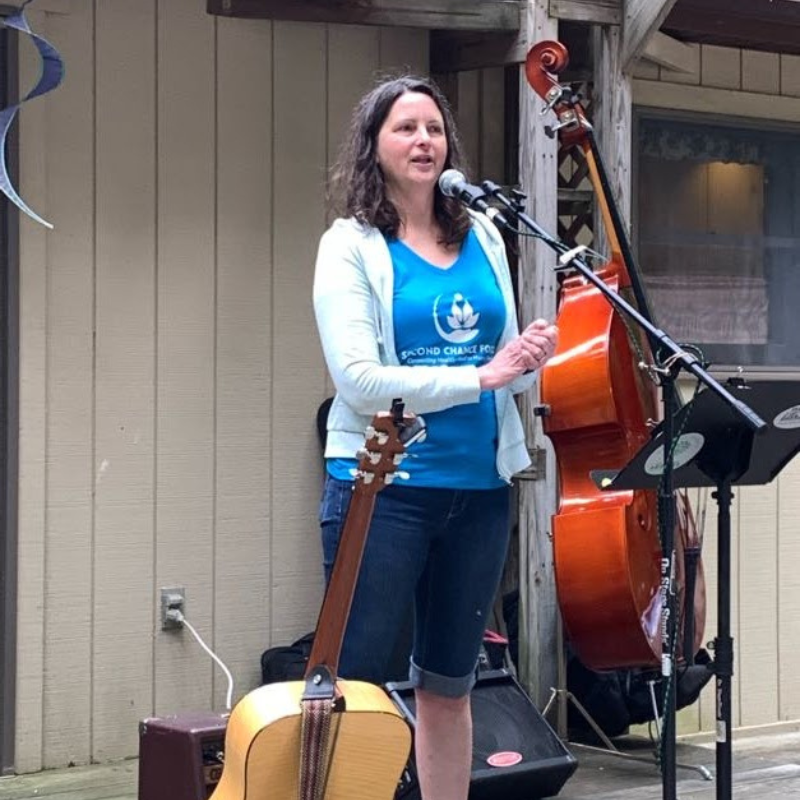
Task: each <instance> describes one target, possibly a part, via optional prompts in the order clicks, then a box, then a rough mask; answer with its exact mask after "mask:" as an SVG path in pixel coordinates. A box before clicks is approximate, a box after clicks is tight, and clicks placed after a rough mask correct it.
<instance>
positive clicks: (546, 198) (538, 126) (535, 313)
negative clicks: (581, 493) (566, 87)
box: [517, 0, 566, 735]
mask: <svg viewBox="0 0 800 800" xmlns="http://www.w3.org/2000/svg"><path fill="white" fill-rule="evenodd" d="M524 28H525V35H526V38H527V40H528V41H530V42H539V41H543V40H545V39H557V38H558V23H557V22H556V20H554V19H553V18H552V17H551V16H550V14H549V4H548V0H527V15H526V19H525V22H524ZM543 105H544V102H543V101H542V99H541V98H540V97H539V96H538V95H537V94H536V93H535V92H534V91H533V90H532V89H531V88H530V86H529V85H528V81H527V79H526V77H525V69H524V66H523V67H522V68H521V69H520V121H519V180H520V184H521V186H522V189H523V191H525V192H526V194H527V195H528V198H529V199H528V203H527V209H526V211H527V213H528V215H529V216H531V217H532V218H533V219H535V220H536V221H537V222H538V223H539V224H541V226H542V227H543V228H545V230H548V231H551V232H552V233H555V231H556V229H557V228H556V226H557V221H558V210H557V204H556V196H557V191H558V143H557V141H556V140H555V139H550V138H548V137H547V135H546V134H545V132H544V127H545V120H543V119H542V115H541V110H542V107H543ZM554 258H555V254H554V253H553V251H552V250H550V249H549V248H548V247H547V246H546V245H545V244H543V243H542V242H541V241H540V240H538V239H534V240H532V239H529V238H525V237H523V239H522V241H521V242H520V262H519V263H520V267H519V298H520V302H519V308H520V311H519V316H520V321H521V323H522V324H523V325H525V324H528V323H529V322H532V321H533V320H534V319H536V318H537V317H544V318H546V319H550V320H552V319H555V312H556V278H555V270H553V269H552V265H553V263H554ZM537 393H538V387H537V389H536V390H531V391H529V392H526V393H525V394H524V395H520V398H519V405H520V412H521V414H522V419H523V424H524V426H525V438H526V440H527V442H528V445H529V447H530V448H531V450H532V452H533V454H534V461H535V462H536V461H537V458H538V457H539V456H543V457H544V458H543V460H544V469H543V470H540V471H537V472H536V473H535V474H533V475H528V476H525V475H523V476H522V477H521V479H519V480H518V481H517V488H518V492H517V493H518V498H519V503H518V512H519V514H518V519H519V561H520V564H519V594H520V615H519V626H520V641H519V666H520V678H521V680H522V683H523V684H524V686H525V687H526V689H527V690H528V693H529V694H530V696H531V698H532V699H533V701H534V703H535V704H536V705H537V706H538V707H539V708H542V706H543V705H544V704H545V703H546V702H547V700H548V699H549V695H550V690H551V688H553V687H561V688H565V687H566V676H565V674H564V671H563V670H562V669H560V667H563V663H564V662H563V658H562V656H563V648H562V647H561V641H560V638H559V623H558V605H557V600H556V590H555V570H554V566H553V546H552V538H551V535H552V530H553V528H552V515H553V513H555V509H556V485H557V483H558V480H557V476H556V469H555V457H554V454H553V449H552V447H551V446H550V444H549V442H548V441H547V439H546V437H545V436H544V434H543V432H542V426H541V423H540V421H539V420H538V418H537V417H536V416H535V414H534V408H535V406H536V404H537V402H538V401H537ZM562 699H563V698H562ZM558 727H559V730H560V731H562V732H563V734H564V735H566V709H565V707H564V703H559V725H558Z"/></svg>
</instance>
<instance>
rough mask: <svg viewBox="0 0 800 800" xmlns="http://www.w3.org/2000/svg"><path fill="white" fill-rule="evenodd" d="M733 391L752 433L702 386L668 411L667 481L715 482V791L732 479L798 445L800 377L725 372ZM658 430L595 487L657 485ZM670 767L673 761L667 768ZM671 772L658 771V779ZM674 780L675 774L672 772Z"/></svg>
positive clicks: (723, 794)
mask: <svg viewBox="0 0 800 800" xmlns="http://www.w3.org/2000/svg"><path fill="white" fill-rule="evenodd" d="M725 388H726V389H727V390H728V391H729V392H730V393H731V394H732V395H733V396H734V397H735V398H737V399H738V400H739V401H741V402H742V403H744V404H745V405H746V406H749V407H750V408H751V409H753V410H754V411H755V412H756V413H757V414H758V415H759V416H760V417H761V418H762V419H764V420H766V421H767V423H768V425H767V427H766V429H765V430H763V431H761V432H760V433H758V434H755V433H754V431H753V430H752V428H750V427H748V425H747V424H746V423H745V421H744V420H743V419H742V417H741V416H740V415H739V414H738V413H737V412H736V411H735V409H734V408H733V407H732V406H731V405H730V404H729V403H727V402H726V401H724V400H723V399H722V398H721V397H720V396H719V395H718V394H716V393H715V392H712V391H708V390H706V391H701V392H700V393H699V394H698V395H697V397H696V398H695V399H694V400H693V401H691V402H690V403H688V404H687V405H685V406H683V407H682V408H681V409H680V410H678V411H677V412H676V413H675V415H674V418H673V425H672V428H673V431H674V435H675V437H676V440H675V446H674V449H673V464H672V476H673V482H674V486H676V487H691V486H714V487H716V492H715V493H714V494H713V497H714V498H715V499H716V501H717V506H718V508H719V516H718V521H717V539H718V548H719V552H718V564H717V574H718V590H717V609H718V611H717V617H718V619H717V636H716V638H715V639H714V660H713V662H712V664H711V665H709V669H711V671H712V672H713V673H714V675H715V676H716V686H717V692H716V697H717V712H716V713H717V744H716V765H717V798H718V800H729V799H730V797H731V788H732V776H731V766H732V759H731V679H732V677H733V638H732V637H731V635H730V616H731V598H730V568H731V547H730V534H731V529H730V525H731V515H730V506H731V499H732V497H733V493H732V491H731V486H732V485H733V484H736V485H739V486H746V485H760V484H766V483H769V482H770V481H772V480H773V478H775V476H776V475H777V474H778V473H779V472H780V471H781V470H782V469H783V468H784V467H785V466H786V464H788V463H789V461H790V460H791V459H792V458H793V457H794V456H795V454H796V453H797V452H798V451H799V450H800V383H797V382H791V381H774V382H773V381H759V382H748V381H744V380H742V379H731V380H729V381H728V382H727V383H726V387H725ZM663 442H664V430H663V425H661V426H659V427H658V428H656V430H655V431H654V433H653V436H652V437H651V439H650V441H649V442H648V443H647V444H646V445H645V446H644V447H643V448H642V449H641V450H640V451H639V452H638V453H637V454H636V455H635V456H634V457H633V459H632V460H631V461H630V463H629V464H627V465H626V466H625V467H624V468H623V469H622V470H620V471H618V472H615V471H604V470H595V471H593V472H592V478H593V480H594V481H595V483H596V484H597V485H598V486H599V487H600V488H602V489H608V490H612V489H613V490H618V489H656V488H658V486H659V483H660V481H661V478H662V473H663V472H664V444H663ZM670 705H671V714H672V716H673V719H671V720H668V719H667V718H666V715H667V714H668V710H667V709H668V705H667V703H666V702H665V703H664V714H665V720H664V725H663V726H662V729H663V730H668V731H669V732H670V735H671V736H672V738H673V749H674V737H675V720H674V712H675V708H674V704H670ZM673 769H674V767H673ZM669 777H670V776H665V780H666V779H667V778H669ZM671 780H672V782H673V785H674V775H673V776H671Z"/></svg>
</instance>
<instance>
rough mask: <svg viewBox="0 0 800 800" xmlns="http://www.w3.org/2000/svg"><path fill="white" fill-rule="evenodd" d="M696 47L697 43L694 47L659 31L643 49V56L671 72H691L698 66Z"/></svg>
mask: <svg viewBox="0 0 800 800" xmlns="http://www.w3.org/2000/svg"><path fill="white" fill-rule="evenodd" d="M696 47H697V45H695V48H692V47H690V46H689V45H688V44H684V43H683V42H679V41H678V40H677V39H673V38H672V37H671V36H667V35H666V34H664V33H661V32H658V31H657V32H656V33H654V34H653V35H652V36H651V37H650V39H649V41H648V42H647V44H646V45H645V48H644V50H642V58H644V59H647V60H648V61H651V62H652V63H654V64H658V65H659V66H660V67H664V68H665V69H668V70H670V71H671V72H682V73H685V74H689V73H691V72H693V71H694V70H695V69H696V68H697V58H698V56H697V53H696V52H695V49H696Z"/></svg>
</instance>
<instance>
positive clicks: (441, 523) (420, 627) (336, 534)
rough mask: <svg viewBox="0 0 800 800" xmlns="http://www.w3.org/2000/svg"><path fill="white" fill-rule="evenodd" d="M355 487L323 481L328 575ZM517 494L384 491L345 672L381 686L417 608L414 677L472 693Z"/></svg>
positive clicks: (417, 682) (345, 649)
mask: <svg viewBox="0 0 800 800" xmlns="http://www.w3.org/2000/svg"><path fill="white" fill-rule="evenodd" d="M352 492H353V482H352V481H343V480H339V479H337V478H333V477H331V476H327V477H326V479H325V487H324V491H323V496H322V502H321V504H320V526H321V531H322V548H323V561H324V565H325V579H326V582H327V581H328V580H329V578H330V574H331V569H332V567H333V561H334V558H335V555H336V550H337V547H338V545H339V539H340V536H341V532H342V528H343V525H344V520H345V517H346V515H347V509H348V508H349V506H350V499H351V497H352ZM509 528H510V489H509V487H502V488H499V489H486V490H478V489H475V490H463V489H460V490H453V489H433V488H427V487H413V486H404V485H402V484H391V485H389V486H387V487H385V488H384V489H383V490H382V491H381V492H379V493H378V495H377V497H376V500H375V510H374V513H373V516H372V523H371V526H370V530H369V535H368V537H367V543H366V547H365V550H364V558H363V560H362V564H361V571H360V573H359V577H358V582H357V585H356V591H355V595H354V598H353V605H352V608H351V610H350V616H349V618H348V623H347V629H346V632H345V638H344V643H343V646H342V653H341V657H340V660H339V670H338V674H339V676H340V677H342V678H351V679H356V680H364V681H369V682H370V683H376V684H382V683H384V682H385V681H386V672H387V669H388V665H389V661H390V659H391V657H392V652H393V648H394V644H395V640H396V637H397V633H398V631H399V630H400V628H401V627H402V626H403V623H404V621H405V617H406V615H407V613H408V609H409V607H410V606H411V605H412V603H413V607H414V643H413V649H412V653H411V661H410V665H409V680H410V681H411V683H412V684H413V685H414V686H415V687H417V688H420V689H425V690H427V691H430V692H432V693H434V694H438V695H442V696H445V697H462V696H464V695H466V694H468V693H469V692H470V690H471V689H472V687H473V685H474V683H475V676H476V670H477V663H478V656H479V652H480V646H481V642H482V640H483V634H484V631H485V629H486V625H487V619H488V615H489V613H490V610H491V607H492V604H493V602H494V598H495V595H496V592H497V588H498V586H499V583H500V578H501V576H502V573H503V567H504V564H505V559H506V551H507V549H508V540H509Z"/></svg>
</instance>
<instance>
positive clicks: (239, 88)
mask: <svg viewBox="0 0 800 800" xmlns="http://www.w3.org/2000/svg"><path fill="white" fill-rule="evenodd" d="M204 9H205V2H204V0H141V1H140V0H137V2H130V0H95V1H94V2H93V1H92V0H71V2H69V3H63V2H61V3H59V2H47V3H41V4H39V5H38V7H34V6H31V7H30V9H29V11H28V18H29V21H30V23H31V25H32V27H33V28H34V30H36V31H37V32H40V33H41V34H43V35H44V36H46V37H47V38H49V39H50V40H51V41H52V42H53V43H54V44H55V45H56V46H57V47H58V49H59V50H60V51H61V53H62V54H63V56H64V58H65V61H66V80H65V82H64V84H63V85H62V86H61V87H60V88H59V89H58V90H57V91H55V92H53V93H51V94H50V95H49V96H47V97H46V98H44V99H42V100H38V101H36V102H32V103H30V104H29V105H28V106H26V108H25V109H24V111H23V114H22V118H21V142H22V146H21V150H22V152H21V172H22V178H21V181H22V183H21V188H22V192H21V193H22V195H23V196H24V197H25V198H26V200H27V201H28V202H29V203H30V204H31V205H32V206H33V207H35V208H36V209H37V210H38V211H39V212H41V213H42V214H43V215H44V216H45V217H46V218H48V219H49V220H51V221H52V222H53V223H54V224H55V230H54V231H53V232H49V233H48V232H46V231H45V230H44V229H43V228H42V227H40V226H37V225H36V224H34V223H32V222H31V221H29V220H27V219H23V220H22V222H21V282H22V290H21V291H22V296H21V342H20V344H21V353H20V357H21V398H20V404H21V431H20V445H21V446H20V529H19V578H20V580H19V585H20V594H19V613H18V626H19V627H18V652H19V656H18V659H19V660H18V684H17V734H16V745H17V759H16V764H17V769H18V770H19V771H32V770H37V769H40V768H43V767H53V766H60V765H65V764H68V763H86V762H89V761H104V760H108V759H115V758H122V757H127V756H132V755H135V754H136V753H137V751H138V722H139V720H140V719H142V718H143V717H146V716H149V715H153V714H166V713H174V712H179V711H181V710H185V709H194V710H203V709H210V708H213V709H216V710H222V709H224V706H225V695H226V690H227V684H226V681H225V679H224V676H223V675H222V674H221V673H220V671H219V670H218V669H216V668H215V667H214V665H213V663H212V661H211V660H210V659H209V658H208V657H207V656H206V655H205V653H203V651H202V650H201V649H200V647H199V645H198V644H197V643H196V642H195V641H194V639H193V638H192V636H191V635H190V633H189V632H188V631H187V630H184V631H183V632H181V633H165V632H162V631H161V630H160V621H159V607H158V596H159V589H160V587H163V586H172V585H181V586H185V588H186V595H187V602H186V613H187V617H188V619H189V621H190V622H191V624H192V625H193V626H194V627H195V628H197V630H198V631H199V633H200V634H201V635H202V636H203V638H204V639H205V640H206V641H207V642H208V644H209V645H210V646H212V647H213V648H214V649H215V650H216V651H217V652H218V654H219V655H220V656H221V658H222V659H223V660H224V661H225V662H226V663H227V664H228V666H229V667H230V668H231V669H232V671H233V673H234V676H235V677H236V692H235V695H236V697H238V696H241V695H242V694H243V693H245V692H246V691H248V690H249V689H251V688H252V687H253V686H255V685H256V683H257V681H258V678H259V664H258V659H259V655H260V653H261V652H262V650H264V649H265V648H266V647H268V646H269V645H271V644H277V643H286V642H288V641H290V640H292V639H293V638H294V637H295V636H297V635H299V634H301V633H304V632H305V631H307V630H309V629H310V628H311V627H313V624H314V622H315V619H316V613H317V608H318V604H319V601H320V597H321V580H322V578H321V569H320V553H319V545H318V535H317V524H316V510H317V503H318V494H319V486H320V480H321V465H320V454H319V447H318V442H317V433H316V425H315V413H316V409H317V406H318V404H319V403H320V401H321V400H322V399H323V398H324V397H325V396H326V395H327V394H329V393H330V385H329V379H328V377H327V374H326V370H325V368H324V364H323V360H322V357H321V352H320V348H319V343H318V340H317V334H316V329H315V326H314V320H313V315H312V309H311V303H310V298H311V282H312V272H313V264H314V257H315V254H316V242H317V239H318V237H319V234H320V233H321V232H322V230H323V228H324V226H325V222H326V214H325V209H324V201H323V183H324V178H325V170H326V167H327V165H328V164H329V163H330V161H331V158H332V155H333V154H334V152H335V150H336V148H337V145H338V142H339V139H340V136H341V134H342V131H343V128H344V126H345V123H346V119H347V117H348V115H349V112H350V109H351V107H352V105H353V102H354V100H355V99H356V98H357V97H358V96H359V94H360V93H361V92H362V90H363V89H364V88H365V87H367V86H368V85H370V83H371V82H372V81H373V78H374V74H375V72H376V71H378V70H380V71H387V70H392V71H397V70H399V69H412V70H415V71H422V72H424V71H426V70H427V66H428V36H427V34H426V33H425V32H422V31H409V30H403V29H396V30H391V29H381V28H366V27H364V28H355V27H337V26H325V25H307V24H290V23H271V22H269V21H244V20H228V19H215V18H213V17H211V16H208V15H207V14H206V13H205V10H204ZM22 49H23V51H24V52H23V54H22V63H23V75H22V84H23V88H29V86H30V85H31V84H32V82H33V81H34V80H35V78H36V74H37V69H38V63H37V60H36V58H34V56H33V54H32V51H31V50H30V48H28V47H26V46H25V44H23V46H22Z"/></svg>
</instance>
